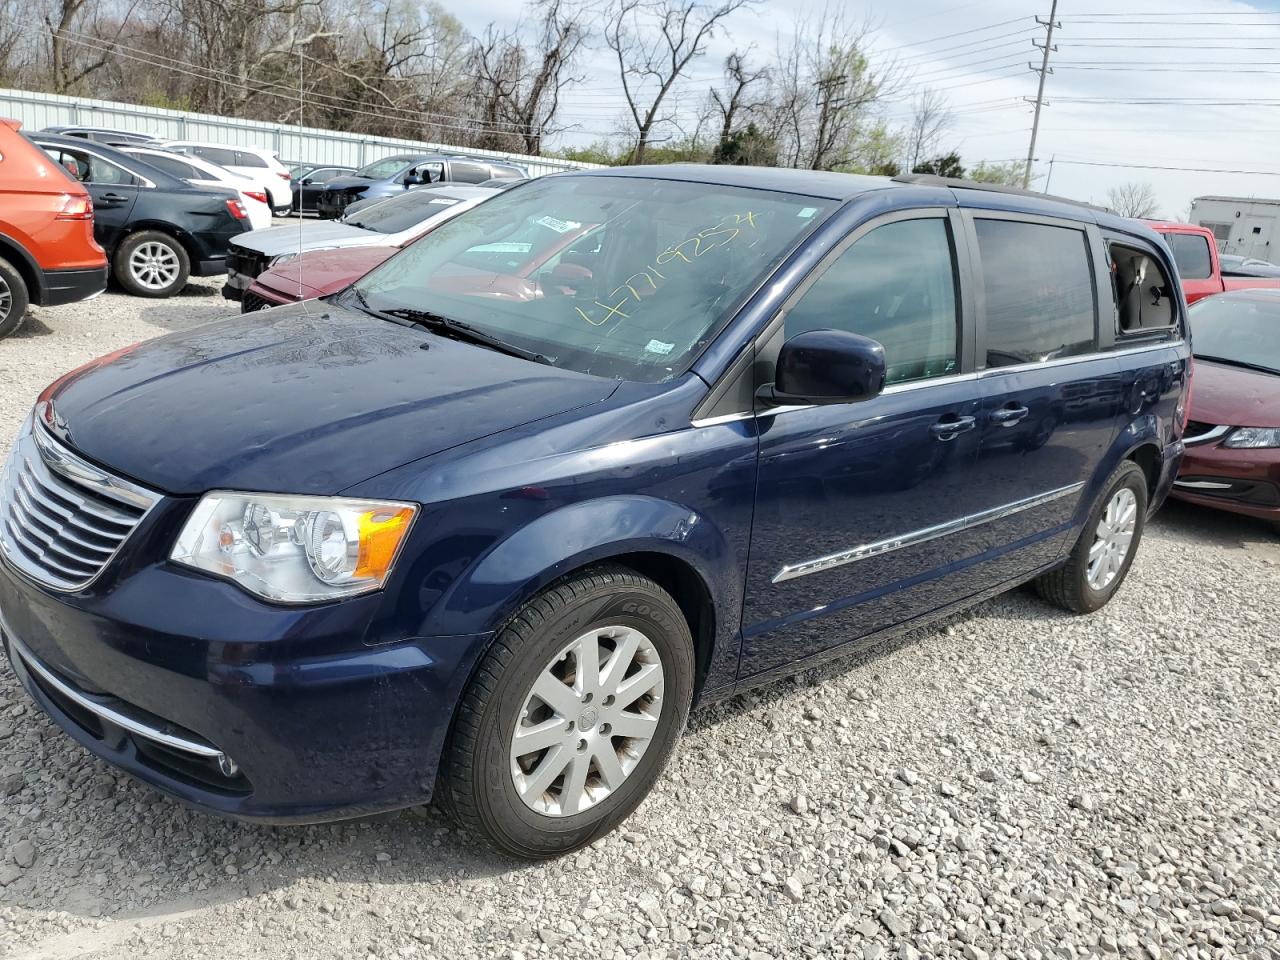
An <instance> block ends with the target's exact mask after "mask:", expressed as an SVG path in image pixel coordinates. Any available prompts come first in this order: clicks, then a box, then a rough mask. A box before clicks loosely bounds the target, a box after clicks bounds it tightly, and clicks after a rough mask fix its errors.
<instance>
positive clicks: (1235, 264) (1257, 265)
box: [1218, 253, 1280, 277]
mask: <svg viewBox="0 0 1280 960" xmlns="http://www.w3.org/2000/svg"><path fill="white" fill-rule="evenodd" d="M1218 260H1219V261H1220V262H1221V263H1222V275H1223V276H1224V277H1280V266H1277V265H1276V264H1274V263H1271V262H1270V261H1269V260H1259V259H1257V258H1256V257H1235V256H1232V255H1230V254H1227V253H1224V254H1223V255H1222V256H1220V257H1219V258H1218Z"/></svg>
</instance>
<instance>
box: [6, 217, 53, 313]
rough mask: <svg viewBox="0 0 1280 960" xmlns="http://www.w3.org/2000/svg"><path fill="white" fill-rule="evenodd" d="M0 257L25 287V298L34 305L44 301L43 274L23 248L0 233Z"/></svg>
mask: <svg viewBox="0 0 1280 960" xmlns="http://www.w3.org/2000/svg"><path fill="white" fill-rule="evenodd" d="M0 257H3V258H4V259H5V260H8V261H9V262H10V263H11V264H13V269H15V270H17V271H18V276H20V277H22V282H23V283H25V284H26V285H27V298H28V299H29V300H30V301H31V302H32V303H34V304H39V303H42V302H43V301H44V272H43V271H42V270H41V269H40V267H39V265H38V264H37V263H36V262H35V260H33V259H32V257H31V254H29V253H28V252H27V250H26V248H25V247H23V246H22V244H20V243H18V241H16V240H14V239H12V238H11V237H9V235H8V234H4V233H0Z"/></svg>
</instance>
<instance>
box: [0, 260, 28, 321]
mask: <svg viewBox="0 0 1280 960" xmlns="http://www.w3.org/2000/svg"><path fill="white" fill-rule="evenodd" d="M30 303H31V300H30V295H29V294H28V293H27V282H26V281H25V280H23V279H22V274H20V273H19V272H18V271H17V270H16V269H15V268H14V266H13V264H11V263H10V262H9V261H8V260H5V259H3V258H0V340H3V339H4V338H5V337H7V336H9V334H11V333H14V332H16V331H17V329H18V328H19V327H20V326H22V322H23V321H24V320H26V319H27V307H28V306H29V305H30Z"/></svg>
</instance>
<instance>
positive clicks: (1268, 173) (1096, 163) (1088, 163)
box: [1056, 157, 1280, 177]
mask: <svg viewBox="0 0 1280 960" xmlns="http://www.w3.org/2000/svg"><path fill="white" fill-rule="evenodd" d="M1056 162H1057V163H1067V164H1070V165H1072V166H1075V167H1123V168H1126V169H1131V170H1168V171H1174V172H1178V173H1234V174H1247V175H1249V176H1255V177H1280V170H1225V169H1222V168H1221V167H1169V166H1161V165H1157V164H1153V163H1103V162H1102V161H1100V160H1063V159H1062V158H1061V157H1058V158H1057V159H1056Z"/></svg>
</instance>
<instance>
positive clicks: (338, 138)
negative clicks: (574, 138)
mask: <svg viewBox="0 0 1280 960" xmlns="http://www.w3.org/2000/svg"><path fill="white" fill-rule="evenodd" d="M0 117H14V118H16V119H18V120H21V121H22V125H23V127H25V128H26V129H28V130H39V129H41V128H42V127H51V126H65V125H71V124H76V125H84V126H95V127H111V128H113V129H117V130H136V131H138V132H139V133H150V134H154V135H155V136H159V137H163V138H165V139H167V140H208V141H211V142H213V143H223V144H227V145H228V146H241V147H264V148H268V149H271V150H274V151H275V152H276V154H277V155H278V156H279V157H280V158H281V159H282V160H284V161H285V162H298V163H317V164H329V163H335V164H344V165H346V166H353V167H362V166H364V165H365V164H366V163H370V162H372V161H374V160H377V159H378V158H380V157H385V156H390V155H391V154H395V153H407V152H414V153H465V154H467V155H468V156H473V157H487V158H489V159H492V160H506V161H511V162H513V163H518V164H520V165H521V166H523V167H524V168H525V169H527V170H528V171H529V174H530V175H531V176H541V175H542V174H544V173H557V172H560V171H562V170H584V169H588V168H590V167H594V166H598V165H597V164H592V163H578V162H576V161H573V160H556V159H553V158H550V157H530V156H525V155H524V154H519V153H502V152H500V151H495V150H474V149H471V148H470V147H457V146H453V145H451V144H447V143H425V142H420V141H415V140H394V139H392V138H390V137H369V136H364V135H363V134H359V133H346V132H342V131H337V130H321V129H318V128H315V127H293V126H289V125H287V124H283V123H270V122H269V121H265V120H237V119H233V118H230V117H216V116H214V115H212V114H208V113H186V112H184V111H182V110H165V109H163V108H161V107H143V106H137V105H136V104H131V103H113V102H111V101H110V100H90V99H88V98H85V97H64V96H59V95H58V94H53V93H30V92H28V91H26V90H5V89H0Z"/></svg>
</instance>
